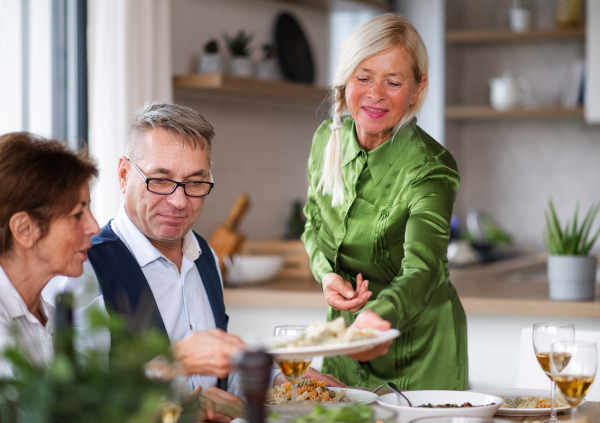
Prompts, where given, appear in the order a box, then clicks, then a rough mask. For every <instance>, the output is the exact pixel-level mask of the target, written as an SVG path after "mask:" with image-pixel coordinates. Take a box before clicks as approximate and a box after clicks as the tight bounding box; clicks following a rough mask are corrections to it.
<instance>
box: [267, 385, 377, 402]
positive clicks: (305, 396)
mask: <svg viewBox="0 0 600 423" xmlns="http://www.w3.org/2000/svg"><path fill="white" fill-rule="evenodd" d="M377 397H378V395H377V394H374V393H372V392H368V391H363V390H360V389H349V388H333V387H328V386H327V385H326V383H325V382H323V381H317V380H315V379H302V380H300V382H298V401H297V402H298V403H311V402H314V403H317V402H321V403H335V402H348V403H354V404H370V403H372V402H375V400H376V399H377ZM290 398H291V385H290V384H289V383H284V384H283V385H275V386H273V387H272V388H269V389H268V390H267V396H266V399H265V404H267V405H284V404H291V403H292V401H291V399H290Z"/></svg>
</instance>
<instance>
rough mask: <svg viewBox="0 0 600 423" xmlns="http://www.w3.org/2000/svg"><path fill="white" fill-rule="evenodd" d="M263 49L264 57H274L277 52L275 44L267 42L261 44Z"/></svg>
mask: <svg viewBox="0 0 600 423" xmlns="http://www.w3.org/2000/svg"><path fill="white" fill-rule="evenodd" d="M261 50H262V53H263V59H264V60H269V59H273V58H274V57H275V56H276V55H277V54H276V50H275V46H274V45H273V44H271V43H265V44H263V45H262V46H261Z"/></svg>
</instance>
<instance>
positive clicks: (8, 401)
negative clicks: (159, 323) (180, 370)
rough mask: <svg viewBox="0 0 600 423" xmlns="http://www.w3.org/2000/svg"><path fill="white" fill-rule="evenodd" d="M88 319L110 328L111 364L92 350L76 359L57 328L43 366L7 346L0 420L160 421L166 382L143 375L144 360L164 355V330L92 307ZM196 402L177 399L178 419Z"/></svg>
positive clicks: (169, 396) (167, 400)
mask: <svg viewBox="0 0 600 423" xmlns="http://www.w3.org/2000/svg"><path fill="white" fill-rule="evenodd" d="M90 320H91V322H92V325H93V327H96V328H100V327H102V328H110V332H111V352H110V364H109V365H107V364H106V362H105V361H104V360H103V359H102V357H101V356H100V355H98V354H97V353H95V352H93V351H90V352H88V353H86V354H84V355H83V356H80V357H78V359H75V357H74V356H73V355H72V354H71V353H69V350H70V348H69V346H68V344H69V343H70V342H72V336H67V337H63V336H61V335H60V332H57V333H56V334H55V351H56V353H55V357H54V359H53V360H52V361H51V362H50V363H49V364H48V366H46V367H40V366H38V365H35V364H33V363H31V362H30V361H29V359H28V358H27V356H26V355H25V354H24V353H23V352H22V351H21V350H20V349H19V348H17V347H13V348H9V349H7V350H6V351H5V353H4V354H5V358H6V359H7V360H8V361H9V362H10V363H12V366H11V367H12V369H13V372H14V376H15V377H14V379H13V378H5V379H2V378H0V422H3V423H4V422H6V423H30V422H31V423H54V422H61V423H79V422H121V423H159V422H162V421H163V414H164V413H165V410H166V408H165V407H169V405H170V404H174V403H172V400H173V393H172V389H171V385H170V384H169V383H167V382H165V381H160V380H156V379H155V380H150V379H148V378H147V377H146V375H145V372H144V365H145V363H147V362H148V360H150V359H152V358H153V357H155V356H157V355H159V354H163V355H164V354H168V352H169V340H168V338H167V337H166V335H164V334H163V333H162V332H159V331H158V330H155V329H148V330H145V331H142V332H131V331H130V330H129V329H128V328H127V327H126V326H125V325H124V322H123V321H122V320H121V319H119V318H117V316H112V318H110V319H107V318H106V316H105V315H103V314H102V313H100V312H99V311H96V310H92V311H91V312H90ZM108 320H110V321H108ZM16 334H17V332H15V335H16ZM57 341H58V342H57ZM197 405H198V401H197V400H196V402H195V403H191V404H187V403H186V402H185V401H184V402H182V406H183V411H184V412H183V413H181V415H180V417H179V420H177V421H178V422H180V423H183V422H191V421H196V420H195V416H196V411H197Z"/></svg>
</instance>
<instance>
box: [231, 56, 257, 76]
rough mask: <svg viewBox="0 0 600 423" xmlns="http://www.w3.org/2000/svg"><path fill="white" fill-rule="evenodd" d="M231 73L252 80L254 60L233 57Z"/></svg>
mask: <svg viewBox="0 0 600 423" xmlns="http://www.w3.org/2000/svg"><path fill="white" fill-rule="evenodd" d="M229 73H231V74H232V75H236V76H242V77H245V78H250V77H252V76H253V74H254V67H253V66H252V59H250V58H249V57H232V58H231V64H230V66H229Z"/></svg>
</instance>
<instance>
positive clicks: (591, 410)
mask: <svg viewBox="0 0 600 423" xmlns="http://www.w3.org/2000/svg"><path fill="white" fill-rule="evenodd" d="M352 389H360V390H371V389H372V388H363V387H354V386H353V387H352ZM391 392H393V391H392V390H391V389H389V388H382V389H380V390H379V391H378V392H377V393H378V394H379V395H384V394H389V393H391ZM496 417H497V418H499V419H504V420H507V421H511V422H528V423H534V422H542V421H544V420H546V419H548V416H547V415H544V416H496ZM557 417H558V420H560V421H568V420H571V413H570V411H565V412H562V413H558V415H557ZM577 417H578V419H579V418H588V419H589V423H597V422H600V402H596V401H586V402H585V404H583V405H580V406H579V409H578V413H577Z"/></svg>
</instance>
